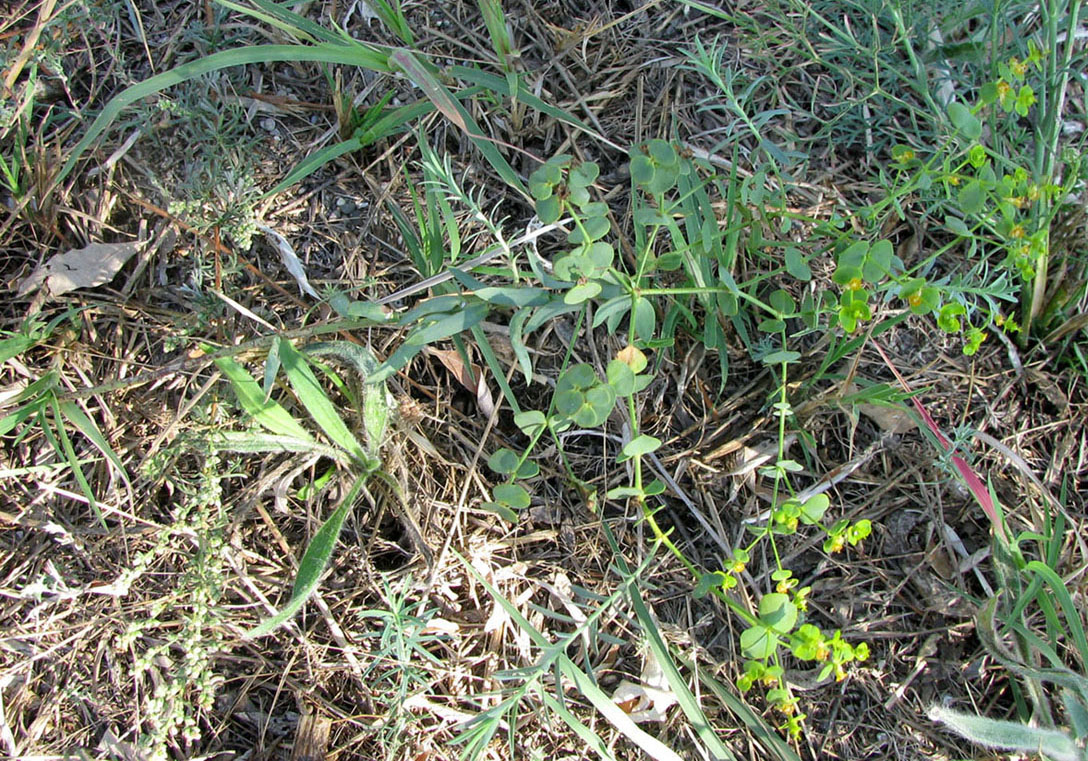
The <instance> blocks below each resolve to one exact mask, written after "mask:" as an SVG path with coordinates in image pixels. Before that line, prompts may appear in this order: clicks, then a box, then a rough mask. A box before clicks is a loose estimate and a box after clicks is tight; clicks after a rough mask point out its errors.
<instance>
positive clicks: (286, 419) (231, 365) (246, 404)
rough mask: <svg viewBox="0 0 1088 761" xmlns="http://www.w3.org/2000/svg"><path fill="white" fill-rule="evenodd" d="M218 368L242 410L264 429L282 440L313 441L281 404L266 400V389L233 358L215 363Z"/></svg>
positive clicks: (221, 359) (226, 358)
mask: <svg viewBox="0 0 1088 761" xmlns="http://www.w3.org/2000/svg"><path fill="white" fill-rule="evenodd" d="M215 365H216V367H218V368H219V371H220V372H222V373H223V375H225V376H226V377H227V380H229V381H230V385H231V388H233V389H234V395H235V396H236V397H237V398H238V403H239V404H240V405H242V410H243V411H244V412H245V413H246V414H247V415H249V416H251V417H252V418H253V419H254V420H256V421H257V423H258V424H260V425H261V426H262V427H263V428H265V429H267V430H268V431H269V432H271V433H275V434H279V435H281V436H288V437H291V438H294V439H298V440H301V441H311V442H312V441H313V437H312V436H310V434H309V433H307V432H306V429H305V428H303V427H302V426H301V425H299V423H298V421H297V420H295V419H294V418H293V417H291V413H290V412H288V411H287V410H286V409H284V408H283V407H282V406H281V405H280V404H279V402H275V401H272V400H271V399H268V398H266V395H265V392H264V389H262V388H261V386H260V384H258V383H257V381H255V380H254V379H253V377H252V376H251V375H250V374H249V372H248V371H247V370H246V369H245V368H244V367H242V366H241V365H239V364H238V363H237V362H235V361H234V360H233V359H231V358H230V357H220V358H219V359H217V360H215Z"/></svg>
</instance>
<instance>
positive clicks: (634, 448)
mask: <svg viewBox="0 0 1088 761" xmlns="http://www.w3.org/2000/svg"><path fill="white" fill-rule="evenodd" d="M660 446H661V439H659V438H656V437H654V436H648V435H647V434H645V433H642V434H639V435H638V436H636V437H635V438H633V439H631V440H630V441H628V442H627V443H626V444H624V446H623V455H624V457H626V458H631V457H641V456H642V455H647V454H650V453H651V452H655V451H657V449H658V448H659V447H660Z"/></svg>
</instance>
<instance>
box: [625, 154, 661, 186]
mask: <svg viewBox="0 0 1088 761" xmlns="http://www.w3.org/2000/svg"><path fill="white" fill-rule="evenodd" d="M655 173H656V172H655V170H654V164H653V162H652V161H650V157H649V156H644V155H642V154H638V155H637V156H635V157H634V158H632V159H631V179H632V180H634V181H635V182H636V183H638V184H639V185H643V186H645V185H649V184H650V183H651V182H653V179H654V174H655Z"/></svg>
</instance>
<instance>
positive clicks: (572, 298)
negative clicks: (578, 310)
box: [563, 280, 601, 305]
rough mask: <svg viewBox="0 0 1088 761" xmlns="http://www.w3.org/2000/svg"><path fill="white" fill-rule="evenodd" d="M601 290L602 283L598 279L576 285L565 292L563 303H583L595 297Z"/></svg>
mask: <svg viewBox="0 0 1088 761" xmlns="http://www.w3.org/2000/svg"><path fill="white" fill-rule="evenodd" d="M600 292H601V284H600V283H598V282H597V281H596V280H590V281H589V282H588V283H582V284H581V285H576V286H574V287H573V288H571V289H570V290H569V291H567V292H566V293H565V294H563V303H564V304H572V305H573V304H581V303H582V302H585V301H589V300H590V299H592V298H595V297H596V296H597V295H598V294H599V293H600Z"/></svg>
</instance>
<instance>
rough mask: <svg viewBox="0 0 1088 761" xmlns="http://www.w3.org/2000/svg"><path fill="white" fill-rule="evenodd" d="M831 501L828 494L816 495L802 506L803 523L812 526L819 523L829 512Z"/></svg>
mask: <svg viewBox="0 0 1088 761" xmlns="http://www.w3.org/2000/svg"><path fill="white" fill-rule="evenodd" d="M830 504H831V500H830V499H829V498H828V496H827V495H826V494H815V495H813V496H811V497H809V498H808V499H806V500H805V501H804V502H803V503H802V504H801V522H802V523H807V524H809V525H810V526H811V525H813V524H815V523H819V522H820V520H821V519H822V518H823V517H824V513H826V512H827V508H828V506H829V505H830Z"/></svg>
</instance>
